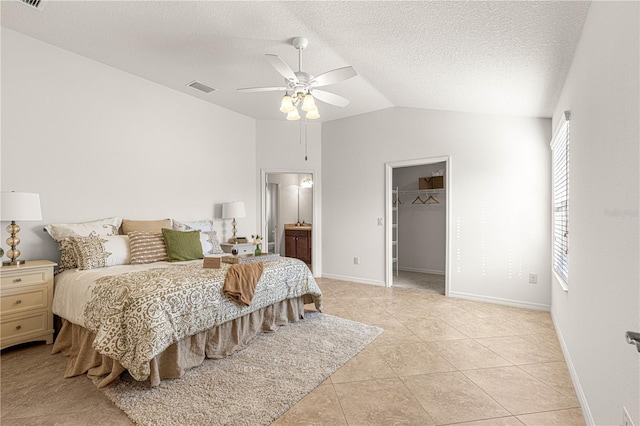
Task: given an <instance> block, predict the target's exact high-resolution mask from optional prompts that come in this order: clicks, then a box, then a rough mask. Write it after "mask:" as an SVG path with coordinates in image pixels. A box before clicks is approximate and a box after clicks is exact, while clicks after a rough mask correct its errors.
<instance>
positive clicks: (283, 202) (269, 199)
mask: <svg viewBox="0 0 640 426" xmlns="http://www.w3.org/2000/svg"><path fill="white" fill-rule="evenodd" d="M313 177H314V173H313V172H307V171H300V172H297V171H296V172H289V171H286V172H285V171H264V170H263V172H262V181H263V185H262V188H263V191H262V194H261V195H262V203H261V204H262V216H261V217H262V224H261V229H262V233H263V237H264V238H263V240H264V247H266V248H267V250H268V251H269V253H278V254H280V256H288V257H296V258H299V259H301V260H304V261H305V263H307V265H308V266H309V267H310V269H311V268H313V266H314V262H313V258H314V257H315V256H313V250H312V246H313V244H312V242H313V240H314V239H315V237H314V234H315V232H316V229H315V227H314V226H313V223H314V220H315V188H314V187H315V185H314V184H313ZM292 235H293V236H292ZM303 237H306V238H303ZM292 242H293V245H292ZM303 252H304V253H303ZM312 270H313V269H312Z"/></svg>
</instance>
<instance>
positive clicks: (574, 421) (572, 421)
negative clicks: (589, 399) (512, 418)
mask: <svg viewBox="0 0 640 426" xmlns="http://www.w3.org/2000/svg"><path fill="white" fill-rule="evenodd" d="M518 419H519V420H520V421H521V422H522V423H524V424H525V425H528V426H541V425H544V426H583V425H584V424H585V421H584V417H582V410H581V409H580V408H572V409H569V410H558V411H547V412H544V413H535V414H526V415H523V416H518Z"/></svg>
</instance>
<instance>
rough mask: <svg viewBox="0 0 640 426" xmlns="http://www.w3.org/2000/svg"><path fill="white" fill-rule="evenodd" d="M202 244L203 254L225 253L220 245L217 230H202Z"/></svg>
mask: <svg viewBox="0 0 640 426" xmlns="http://www.w3.org/2000/svg"><path fill="white" fill-rule="evenodd" d="M200 244H202V254H204V255H205V256H206V255H208V254H223V253H224V251H223V250H222V247H220V241H218V237H217V235H216V231H210V232H200Z"/></svg>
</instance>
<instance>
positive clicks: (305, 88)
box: [238, 37, 358, 121]
mask: <svg viewBox="0 0 640 426" xmlns="http://www.w3.org/2000/svg"><path fill="white" fill-rule="evenodd" d="M308 43H309V42H308V40H307V39H306V38H304V37H295V38H294V39H293V40H291V44H292V46H293V47H294V48H296V49H297V50H298V71H296V72H294V71H293V70H292V69H291V68H290V67H289V66H288V65H287V64H286V63H285V62H284V61H283V60H282V59H280V57H279V56H277V55H273V54H267V55H266V57H267V60H268V61H269V63H270V64H271V66H272V67H273V68H274V69H275V70H276V71H277V72H278V73H279V74H280V75H282V76H283V77H284V79H285V80H284V81H285V87H249V88H245V89H238V90H239V91H241V92H269V91H281V90H284V92H285V93H284V96H283V97H282V101H281V102H280V111H281V112H283V113H285V114H286V115H287V120H290V121H295V120H299V119H300V112H299V111H298V106H299V105H300V109H301V110H302V111H304V112H306V115H305V117H306V118H308V119H310V120H315V119H318V118H320V112H319V111H318V105H317V104H316V102H315V101H316V99H317V100H320V101H322V102H325V103H328V104H330V105H335V106H339V107H345V106H347V105H348V104H349V100H347V99H345V98H343V97H342V96H338V95H336V94H334V93H330V92H325V91H321V90H317V91H316V90H315V88H316V87H321V86H328V85H331V84H335V83H339V82H342V81H345V80H348V79H350V78H352V77H355V76H356V75H358V73H357V72H356V70H355V69H353V67H343V68H337V69H334V70H332V71H328V72H325V73H324V74H320V75H319V76H317V77H314V76H312V75H311V74H309V73H307V72H304V71H302V51H303V50H304V49H305V48H306V47H307V45H308ZM313 93H315V94H316V96H313Z"/></svg>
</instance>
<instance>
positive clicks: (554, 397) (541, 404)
mask: <svg viewBox="0 0 640 426" xmlns="http://www.w3.org/2000/svg"><path fill="white" fill-rule="evenodd" d="M463 373H464V375H465V376H467V377H468V378H469V379H471V380H472V381H473V382H474V383H475V384H476V385H478V386H479V387H480V388H482V389H483V390H484V391H485V392H486V393H488V394H489V395H491V397H493V398H494V399H495V400H496V401H498V402H499V403H500V404H501V405H502V406H503V407H505V408H506V409H507V410H509V411H510V412H511V414H516V415H517V414H528V413H536V412H540V411H550V410H560V409H564V408H574V407H575V402H574V401H573V400H572V398H567V397H566V396H564V395H563V394H561V393H560V392H558V391H556V390H554V389H552V388H551V387H550V386H548V385H546V384H544V383H542V382H541V381H540V380H538V379H536V378H534V377H532V376H530V375H529V374H527V373H525V372H524V371H522V370H521V369H519V368H518V367H498V368H487V369H482V370H468V371H464V372H463Z"/></svg>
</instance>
